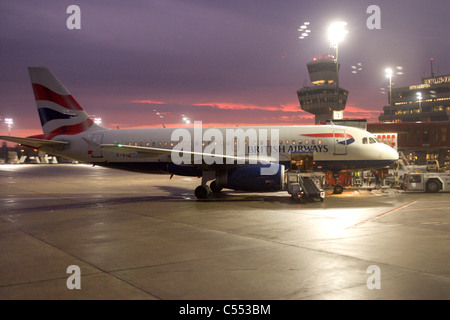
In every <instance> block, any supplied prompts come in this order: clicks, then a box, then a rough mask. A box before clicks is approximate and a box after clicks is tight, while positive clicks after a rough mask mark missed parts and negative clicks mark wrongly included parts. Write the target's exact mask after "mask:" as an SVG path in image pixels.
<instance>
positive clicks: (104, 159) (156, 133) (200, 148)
mask: <svg viewBox="0 0 450 320" xmlns="http://www.w3.org/2000/svg"><path fill="white" fill-rule="evenodd" d="M28 71H29V75H30V80H31V84H32V88H33V92H34V96H35V100H36V105H37V109H38V113H39V117H40V121H41V125H42V130H43V133H42V134H39V135H34V136H30V137H27V138H22V137H13V136H0V139H2V140H7V141H11V142H16V143H19V144H21V145H24V146H28V147H32V148H36V149H39V150H40V151H43V152H46V153H48V154H51V155H56V156H61V157H64V158H68V159H72V160H76V161H79V162H83V163H90V164H93V165H99V166H104V167H109V168H116V169H122V170H128V171H134V172H142V173H153V174H161V173H166V174H170V175H171V176H172V175H181V176H194V177H199V178H200V177H201V178H202V182H201V185H199V186H198V187H197V188H196V189H195V196H196V197H197V198H198V199H205V198H209V197H211V195H212V194H213V193H217V192H220V191H221V190H222V189H223V188H227V189H232V190H244V191H254V192H267V191H280V190H282V189H283V186H284V173H285V171H286V168H289V166H290V164H291V161H292V160H293V157H294V156H300V157H302V156H309V157H310V159H311V158H312V160H313V169H314V170H321V171H331V172H333V173H334V174H338V173H339V172H340V171H343V170H363V169H369V168H370V169H373V168H381V167H385V166H388V165H390V164H391V163H393V162H395V161H397V160H398V153H397V152H396V151H395V150H394V149H393V148H391V147H390V146H387V145H385V144H383V143H381V142H379V141H378V140H377V139H376V138H375V136H374V135H372V134H371V133H369V132H367V131H365V130H362V129H359V128H354V127H346V126H339V125H334V124H331V125H299V126H295V125H294V126H267V127H223V128H203V127H202V126H201V123H200V126H199V124H198V123H196V125H194V127H193V128H192V127H191V128H176V129H173V128H148V129H108V128H104V127H102V126H100V125H98V124H96V123H95V122H94V120H93V119H92V118H91V117H90V116H89V115H88V114H87V113H86V112H85V111H84V109H83V108H82V107H81V105H80V104H79V103H78V102H77V101H76V100H75V99H74V97H73V96H72V95H71V93H70V92H69V91H68V90H67V89H66V88H65V87H64V85H63V84H62V82H61V81H60V80H59V79H58V78H57V77H56V76H55V75H54V74H53V72H52V71H51V70H50V69H48V68H45V67H29V68H28ZM175 132H177V133H178V135H175V136H174V133H175ZM269 132H270V137H269V134H268V133H269ZM211 133H212V134H211ZM230 133H231V134H230ZM258 134H259V137H258ZM181 138H182V139H181ZM205 138H206V139H205ZM192 149H193V150H192ZM225 149H226V152H224V150H225ZM230 151H231V152H230ZM302 159H304V158H302ZM174 160H176V161H174ZM264 169H266V172H264ZM269 169H271V170H272V171H270V170H269ZM209 181H212V182H211V183H210V185H209V186H208V185H207V183H208V182H209ZM336 190H337V193H340V192H342V191H341V190H339V189H336V187H335V192H336ZM339 191H340V192H339Z"/></svg>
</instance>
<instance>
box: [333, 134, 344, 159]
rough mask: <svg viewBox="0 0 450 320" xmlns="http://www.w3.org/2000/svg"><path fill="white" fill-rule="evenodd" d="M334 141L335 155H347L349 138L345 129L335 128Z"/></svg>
mask: <svg viewBox="0 0 450 320" xmlns="http://www.w3.org/2000/svg"><path fill="white" fill-rule="evenodd" d="M333 140H334V154H335V155H345V154H347V137H346V135H345V129H337V128H333Z"/></svg>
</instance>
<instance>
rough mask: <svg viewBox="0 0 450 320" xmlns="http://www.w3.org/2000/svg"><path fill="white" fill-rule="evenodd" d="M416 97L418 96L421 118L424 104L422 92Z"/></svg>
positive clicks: (417, 93)
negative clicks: (422, 104)
mask: <svg viewBox="0 0 450 320" xmlns="http://www.w3.org/2000/svg"><path fill="white" fill-rule="evenodd" d="M416 96H417V100H419V114H420V115H419V116H420V117H421V116H422V106H421V102H422V92H416Z"/></svg>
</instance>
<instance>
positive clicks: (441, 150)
mask: <svg viewBox="0 0 450 320" xmlns="http://www.w3.org/2000/svg"><path fill="white" fill-rule="evenodd" d="M367 131H369V132H372V133H396V134H397V141H398V148H397V150H398V151H399V152H402V153H403V154H404V155H405V156H406V157H407V158H408V160H410V161H411V162H413V163H415V164H420V165H423V164H425V163H426V161H427V160H433V159H436V160H438V161H439V163H440V165H441V166H447V167H448V166H449V165H450V121H435V122H402V123H393V122H390V123H383V122H380V123H368V124H367Z"/></svg>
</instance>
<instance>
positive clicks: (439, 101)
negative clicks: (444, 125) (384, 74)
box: [378, 75, 450, 123]
mask: <svg viewBox="0 0 450 320" xmlns="http://www.w3.org/2000/svg"><path fill="white" fill-rule="evenodd" d="M422 82H423V83H422V84H418V85H411V86H408V87H402V88H392V93H391V101H390V105H388V106H385V107H383V114H382V115H380V116H379V118H378V119H379V121H380V122H395V123H398V122H417V121H421V122H430V121H450V75H443V76H438V77H430V78H424V79H423V81H422Z"/></svg>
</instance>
